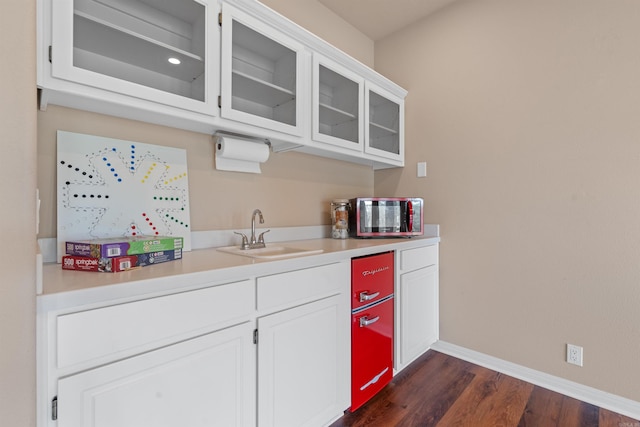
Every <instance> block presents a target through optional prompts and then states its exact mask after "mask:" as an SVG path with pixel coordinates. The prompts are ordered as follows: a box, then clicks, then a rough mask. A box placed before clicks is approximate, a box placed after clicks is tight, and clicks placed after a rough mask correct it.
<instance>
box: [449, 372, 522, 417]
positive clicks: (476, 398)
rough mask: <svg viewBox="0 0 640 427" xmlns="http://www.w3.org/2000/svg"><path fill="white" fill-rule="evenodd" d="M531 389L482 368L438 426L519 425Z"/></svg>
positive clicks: (519, 382) (510, 378)
mask: <svg viewBox="0 0 640 427" xmlns="http://www.w3.org/2000/svg"><path fill="white" fill-rule="evenodd" d="M532 390H533V385H532V384H529V383H526V382H525V381H521V380H518V379H516V378H513V377H509V376H507V375H504V374H501V373H499V372H494V371H490V370H487V369H484V368H480V369H478V372H477V374H476V377H475V378H474V380H473V381H472V382H471V383H470V384H469V386H468V387H467V389H465V391H464V392H463V393H462V395H460V398H458V400H456V402H455V403H454V404H453V405H452V406H451V408H450V409H449V411H448V412H447V413H446V414H445V416H444V417H443V418H442V419H441V420H440V422H439V423H438V426H478V427H481V426H496V427H498V426H516V425H517V424H518V421H519V420H520V418H521V417H522V412H523V411H524V408H525V406H526V404H527V401H528V400H529V395H530V394H531V392H532Z"/></svg>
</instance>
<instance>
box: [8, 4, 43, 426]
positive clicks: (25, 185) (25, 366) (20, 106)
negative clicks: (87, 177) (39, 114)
mask: <svg viewBox="0 0 640 427" xmlns="http://www.w3.org/2000/svg"><path fill="white" fill-rule="evenodd" d="M34 18H35V0H6V1H4V2H3V3H2V14H0V58H2V60H1V61H0V94H2V95H1V96H0V131H1V132H2V133H1V135H2V142H1V143H0V182H2V185H0V195H1V197H2V203H1V204H0V218H1V219H2V221H1V222H0V230H1V231H2V242H3V244H2V246H1V249H0V271H2V278H1V279H0V420H1V421H0V424H2V425H3V426H20V427H30V426H34V425H35V272H34V267H35V253H36V250H35V235H36V231H35V223H36V220H35V212H36V209H35V200H36V193H35V188H36V184H35V182H36V170H35V163H36V129H35V126H36V117H35V111H36V106H35V101H36V87H35V55H34V52H35V19H34Z"/></svg>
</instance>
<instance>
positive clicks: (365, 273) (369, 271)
mask: <svg viewBox="0 0 640 427" xmlns="http://www.w3.org/2000/svg"><path fill="white" fill-rule="evenodd" d="M388 269H389V266H388V265H385V266H384V267H378V268H376V269H375V270H365V271H363V272H362V275H363V276H365V277H366V276H373V275H374V274H376V273H380V272H382V271H385V270H388Z"/></svg>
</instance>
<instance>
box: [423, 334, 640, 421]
mask: <svg viewBox="0 0 640 427" xmlns="http://www.w3.org/2000/svg"><path fill="white" fill-rule="evenodd" d="M431 349H432V350H435V351H439V352H441V353H445V354H448V355H450V356H453V357H457V358H458V359H462V360H466V361H467V362H471V363H474V364H476V365H480V366H484V367H485V368H489V369H492V370H494V371H498V372H501V373H503V374H506V375H509V376H512V377H514V378H518V379H520V380H523V381H527V382H529V383H531V384H535V385H537V386H540V387H543V388H546V389H549V390H552V391H555V392H558V393H561V394H564V395H566V396H569V397H573V398H575V399H578V400H581V401H583V402H587V403H590V404H592V405H596V406H598V407H601V408H605V409H608V410H610V411H613V412H616V413H619V414H622V415H625V416H627V417H631V418H633V419H637V420H638V419H640V402H636V401H635V400H631V399H627V398H625V397H621V396H617V395H615V394H611V393H607V392H605V391H601V390H598V389H595V388H593V387H588V386H585V385H582V384H579V383H576V382H573V381H569V380H566V379H563V378H560V377H556V376H554V375H550V374H546V373H544V372H540V371H536V370H535V369H530V368H527V367H525V366H521V365H517V364H515V363H511V362H507V361H506V360H502V359H498V358H497V357H493V356H489V355H487V354H484V353H480V352H477V351H474V350H469V349H467V348H464V347H460V346H458V345H455V344H450V343H448V342H444V341H438V342H436V343H435V344H433V345H432V346H431Z"/></svg>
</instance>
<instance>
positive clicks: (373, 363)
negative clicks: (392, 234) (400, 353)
mask: <svg viewBox="0 0 640 427" xmlns="http://www.w3.org/2000/svg"><path fill="white" fill-rule="evenodd" d="M393 266H394V253H393V252H385V253H381V254H376V255H370V256H365V257H361V258H353V259H352V260H351V294H352V299H351V309H352V310H351V408H350V411H352V412H353V411H355V410H356V409H358V408H359V407H361V406H362V405H363V404H364V403H365V402H367V401H368V400H369V399H370V398H371V397H373V396H374V395H375V394H376V393H378V392H379V391H380V390H381V389H382V388H383V387H384V386H385V385H387V384H388V383H389V381H391V378H392V377H393V284H394V274H393V271H394V269H393Z"/></svg>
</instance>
